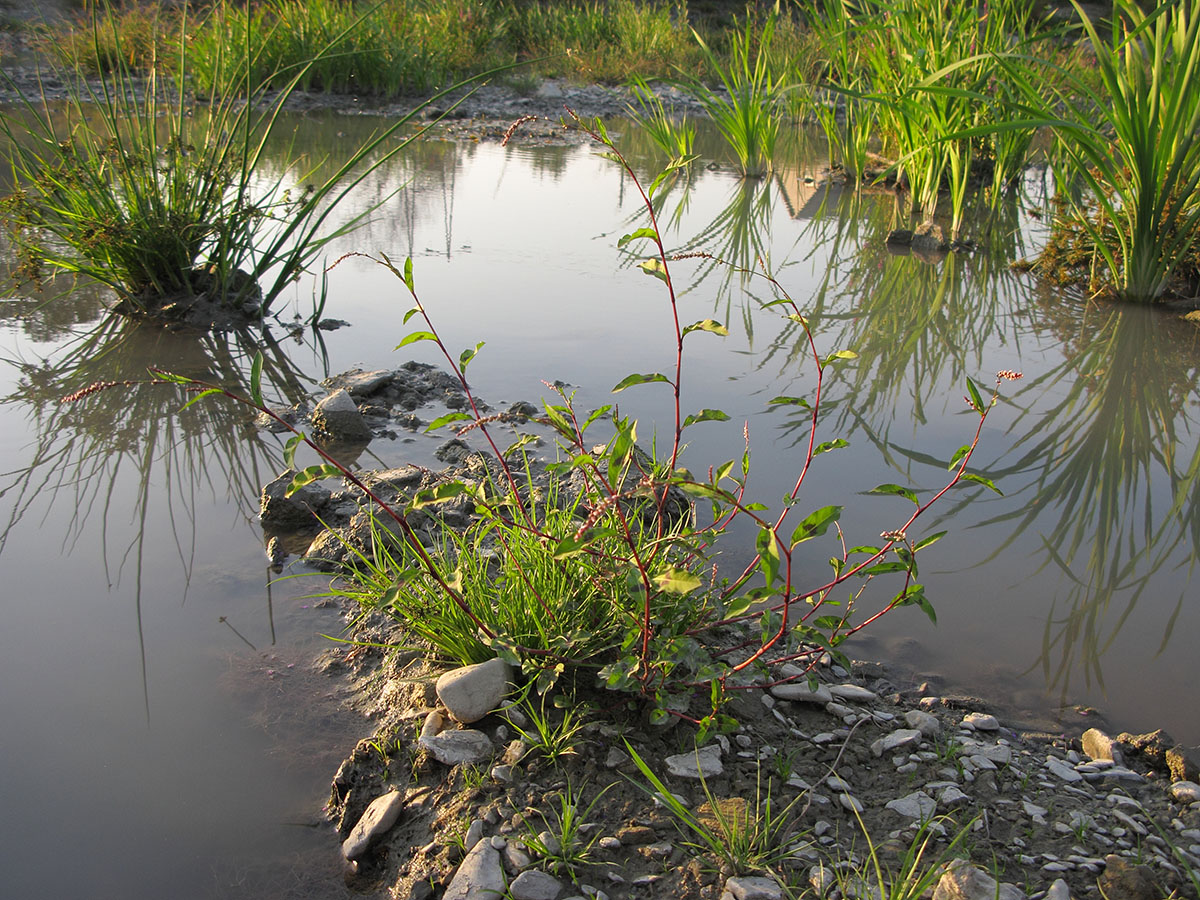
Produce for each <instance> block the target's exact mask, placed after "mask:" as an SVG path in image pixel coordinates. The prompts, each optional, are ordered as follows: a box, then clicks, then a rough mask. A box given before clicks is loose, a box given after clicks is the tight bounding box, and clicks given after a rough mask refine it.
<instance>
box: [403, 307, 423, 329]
mask: <svg viewBox="0 0 1200 900" xmlns="http://www.w3.org/2000/svg"><path fill="white" fill-rule="evenodd" d="M420 312H421V307H419V306H414V307H412V308H410V309H408V310H407V311H406V312H405V313H404V322H403V324H405V325H407V324H408V320H409V319H411V318H412V317H413V316H415V315H417V314H418V313H420Z"/></svg>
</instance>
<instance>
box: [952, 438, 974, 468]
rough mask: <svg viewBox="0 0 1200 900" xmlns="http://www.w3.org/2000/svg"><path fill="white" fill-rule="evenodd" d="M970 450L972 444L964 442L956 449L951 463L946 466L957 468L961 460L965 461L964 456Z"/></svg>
mask: <svg viewBox="0 0 1200 900" xmlns="http://www.w3.org/2000/svg"><path fill="white" fill-rule="evenodd" d="M970 452H971V445H970V444H963V445H962V446H961V447H959V448H958V449H957V450H955V451H954V455H953V456H952V457H950V465H948V466H946V468H947V469H953V468H955V467H956V466H957V465H958V464H959V463H960V462H962V461H963V457H964V456H966V455H967V454H968V453H970Z"/></svg>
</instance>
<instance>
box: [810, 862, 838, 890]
mask: <svg viewBox="0 0 1200 900" xmlns="http://www.w3.org/2000/svg"><path fill="white" fill-rule="evenodd" d="M808 883H809V885H810V886H811V887H812V889H813V891H814V892H815V893H816V895H817V896H818V897H824V896H825V895H826V894H827V893H829V891H830V890H831V889H832V888H833V887H834V885H836V884H837V876H836V875H834V874H833V869H831V868H830V867H829V866H827V865H825V864H824V863H817V864H816V865H815V866H813V867H812V868H811V869H809V870H808Z"/></svg>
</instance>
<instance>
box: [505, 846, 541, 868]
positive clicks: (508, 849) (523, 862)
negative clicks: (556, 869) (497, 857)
mask: <svg viewBox="0 0 1200 900" xmlns="http://www.w3.org/2000/svg"><path fill="white" fill-rule="evenodd" d="M500 852H501V853H503V854H504V863H505V865H506V866H507V867H508V870H509V871H510V872H520V871H522V870H524V869H527V868H529V867H530V866H531V865H533V857H531V856H530V855H529V851H528V849H527V848H526V847H525V844H524V843H523V842H521V841H508V842H507V843H506V844H505V846H504V849H503V850H502V851H500Z"/></svg>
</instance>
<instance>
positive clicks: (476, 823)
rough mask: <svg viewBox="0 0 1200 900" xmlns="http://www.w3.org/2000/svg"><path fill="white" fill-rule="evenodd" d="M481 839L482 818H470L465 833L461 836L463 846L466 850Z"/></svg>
mask: <svg viewBox="0 0 1200 900" xmlns="http://www.w3.org/2000/svg"><path fill="white" fill-rule="evenodd" d="M482 840H483V819H472V820H471V824H470V825H468V826H467V834H466V836H465V837H464V838H463V846H464V847H466V848H467V849H468V850H471V849H473V848H474V846H475V845H476V844H478V843H479V842H480V841H482Z"/></svg>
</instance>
